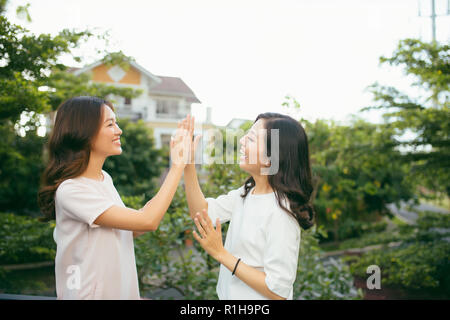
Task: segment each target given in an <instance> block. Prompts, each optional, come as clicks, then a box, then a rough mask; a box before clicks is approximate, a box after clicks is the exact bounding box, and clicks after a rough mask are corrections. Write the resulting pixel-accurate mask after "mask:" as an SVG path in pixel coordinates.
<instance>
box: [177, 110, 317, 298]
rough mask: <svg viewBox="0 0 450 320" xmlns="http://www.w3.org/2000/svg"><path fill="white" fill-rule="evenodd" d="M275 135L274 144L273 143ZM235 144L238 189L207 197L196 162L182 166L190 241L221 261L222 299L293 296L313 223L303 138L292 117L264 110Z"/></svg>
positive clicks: (307, 166) (218, 286)
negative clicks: (303, 239) (241, 177)
mask: <svg viewBox="0 0 450 320" xmlns="http://www.w3.org/2000/svg"><path fill="white" fill-rule="evenodd" d="M273 129H275V130H278V131H273ZM276 132H278V137H279V139H278V146H276V145H274V146H273V147H272V144H271V143H272V142H273V141H276V140H272V135H274V138H276ZM265 135H267V136H266V139H265ZM264 141H266V142H264ZM240 142H241V144H242V147H241V158H240V168H241V169H242V170H244V171H246V172H247V173H249V174H250V176H251V177H249V178H248V179H247V181H245V183H244V185H243V186H242V187H240V188H238V189H236V190H232V191H230V192H229V193H228V194H226V195H221V196H219V197H218V198H216V199H214V198H206V199H205V197H204V196H203V193H202V191H201V189H200V185H199V183H198V179H197V174H196V172H195V166H194V165H193V164H188V165H187V166H186V168H185V170H184V180H185V190H186V196H187V201H188V206H189V211H190V214H191V217H192V218H193V219H194V221H195V224H196V227H197V230H198V233H197V232H195V231H194V233H193V234H194V238H195V239H196V240H197V241H199V243H200V245H201V246H202V247H203V248H204V249H205V250H206V251H207V252H208V253H209V254H210V255H211V256H212V257H213V258H214V259H216V260H217V261H219V262H220V264H221V265H220V272H219V280H218V284H217V294H218V296H219V298H220V299H233V300H234V299H293V284H294V281H295V278H296V274H297V264H298V258H299V257H298V255H299V248H300V230H301V229H300V228H303V229H308V228H310V227H311V226H312V225H313V224H314V210H313V207H312V205H311V204H310V200H311V199H310V198H311V194H312V192H313V186H312V181H311V169H310V160H309V150H308V139H307V135H306V133H305V131H304V129H303V127H302V126H301V125H300V123H299V122H298V121H295V120H294V119H292V118H291V117H289V116H285V115H281V114H277V113H264V114H260V115H259V116H258V117H257V119H256V121H255V123H254V124H253V126H252V127H251V129H250V130H249V132H248V133H247V134H246V135H245V136H244V137H243V138H242V139H241V140H240ZM195 145H196V143H194V146H195ZM272 165H273V166H272ZM277 166H278V168H277ZM269 168H271V169H270V170H269ZM265 170H266V171H265ZM271 170H273V171H272V172H271ZM267 173H268V174H267ZM226 221H230V225H229V228H228V232H227V235H226V240H225V246H224V245H223V243H222V234H221V223H224V222H226ZM214 226H216V228H214Z"/></svg>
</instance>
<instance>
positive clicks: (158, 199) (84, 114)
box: [38, 97, 193, 299]
mask: <svg viewBox="0 0 450 320" xmlns="http://www.w3.org/2000/svg"><path fill="white" fill-rule="evenodd" d="M186 120H187V121H184V122H183V123H184V125H182V123H181V121H180V122H179V123H178V129H177V131H176V133H175V136H174V139H173V140H172V141H171V145H170V149H171V160H172V165H171V168H170V171H169V172H168V174H167V176H166V178H165V181H164V183H163V185H162V186H161V188H160V190H159V191H158V193H157V194H156V195H155V196H154V197H153V198H152V199H151V200H150V201H149V202H147V204H146V205H145V206H144V207H143V208H142V209H140V210H134V209H130V208H127V207H125V205H124V204H123V202H122V200H121V198H120V196H119V194H118V192H117V190H116V189H115V187H114V184H113V181H112V178H111V177H110V175H109V174H108V173H107V172H105V171H104V170H102V167H103V164H104V162H105V160H106V158H107V157H110V156H114V155H120V154H121V153H122V148H121V143H120V136H121V134H122V130H121V129H120V128H119V126H118V125H117V122H116V117H115V114H114V108H113V106H112V104H111V103H109V102H108V101H105V100H103V99H100V98H96V97H75V98H71V99H69V100H67V101H65V102H63V103H62V104H61V105H60V106H59V108H58V110H57V114H56V119H55V124H54V127H53V129H52V132H51V136H50V140H49V143H48V154H49V162H48V165H47V168H46V170H45V172H44V174H43V177H42V187H41V189H40V192H39V198H38V202H39V205H40V207H41V210H42V212H43V213H44V214H45V215H46V216H47V217H48V218H56V227H55V230H54V234H53V236H54V239H55V242H56V244H57V251H56V258H55V276H56V292H57V298H58V299H139V298H140V296H139V288H138V278H137V272H136V261H135V256H134V245H133V236H138V235H140V234H142V233H144V232H147V231H154V230H156V229H157V228H158V226H159V223H160V222H161V220H162V218H163V216H164V214H165V212H166V211H167V209H168V207H169V205H170V202H171V201H172V199H173V196H174V194H175V191H176V189H177V186H178V183H179V180H180V178H181V176H182V174H183V170H184V167H185V165H186V163H187V160H188V153H189V152H190V149H191V144H192V134H193V128H190V127H188V124H189V123H191V121H190V118H189V116H188V117H187V119H186ZM129 152H133V151H132V150H129ZM149 178H150V177H149Z"/></svg>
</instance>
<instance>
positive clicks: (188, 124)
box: [186, 114, 191, 132]
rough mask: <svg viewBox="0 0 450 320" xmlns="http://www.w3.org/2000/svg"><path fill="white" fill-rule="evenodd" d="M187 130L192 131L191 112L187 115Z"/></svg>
mask: <svg viewBox="0 0 450 320" xmlns="http://www.w3.org/2000/svg"><path fill="white" fill-rule="evenodd" d="M186 130H187V131H188V132H190V131H191V115H190V114H188V115H187V117H186Z"/></svg>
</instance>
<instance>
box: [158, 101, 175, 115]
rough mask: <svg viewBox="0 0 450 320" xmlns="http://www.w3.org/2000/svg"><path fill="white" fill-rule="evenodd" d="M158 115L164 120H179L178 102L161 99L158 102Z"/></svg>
mask: <svg viewBox="0 0 450 320" xmlns="http://www.w3.org/2000/svg"><path fill="white" fill-rule="evenodd" d="M156 114H157V116H158V117H162V118H178V117H179V114H178V101H177V100H169V99H165V100H163V99H161V100H157V101H156Z"/></svg>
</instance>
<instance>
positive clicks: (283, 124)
mask: <svg viewBox="0 0 450 320" xmlns="http://www.w3.org/2000/svg"><path fill="white" fill-rule="evenodd" d="M259 119H264V120H265V123H264V126H265V129H266V130H267V142H266V150H267V156H269V157H270V156H271V140H272V139H271V129H278V130H279V131H278V132H279V153H278V154H279V168H278V171H277V173H276V174H273V175H268V181H269V185H270V186H271V187H272V189H273V190H274V193H275V196H276V198H277V201H278V204H279V205H280V207H281V208H282V209H283V210H284V211H286V212H287V213H288V214H290V215H291V216H293V217H294V218H295V219H296V220H297V222H298V223H299V225H300V226H301V227H302V228H303V229H304V230H306V229H309V228H311V227H312V226H313V225H314V220H315V212H314V208H313V205H312V203H311V195H312V193H313V183H312V177H311V165H310V159H309V147H308V137H307V135H306V132H305V130H304V129H303V127H302V125H301V124H300V123H299V122H298V121H296V120H294V119H293V118H291V117H289V116H286V115H282V114H279V113H270V112H267V113H262V114H260V115H258V117H257V118H256V120H255V122H256V121H258V120H259ZM254 186H255V180H254V179H253V177H250V178H248V179H247V180H246V181H245V183H244V194H243V195H241V196H242V197H243V198H245V197H246V196H247V194H248V193H249V192H250V190H251V189H252V188H253V187H254ZM285 200H287V201H288V202H289V207H290V210H289V209H288V208H287V206H286V205H285V203H284V201H285Z"/></svg>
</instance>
